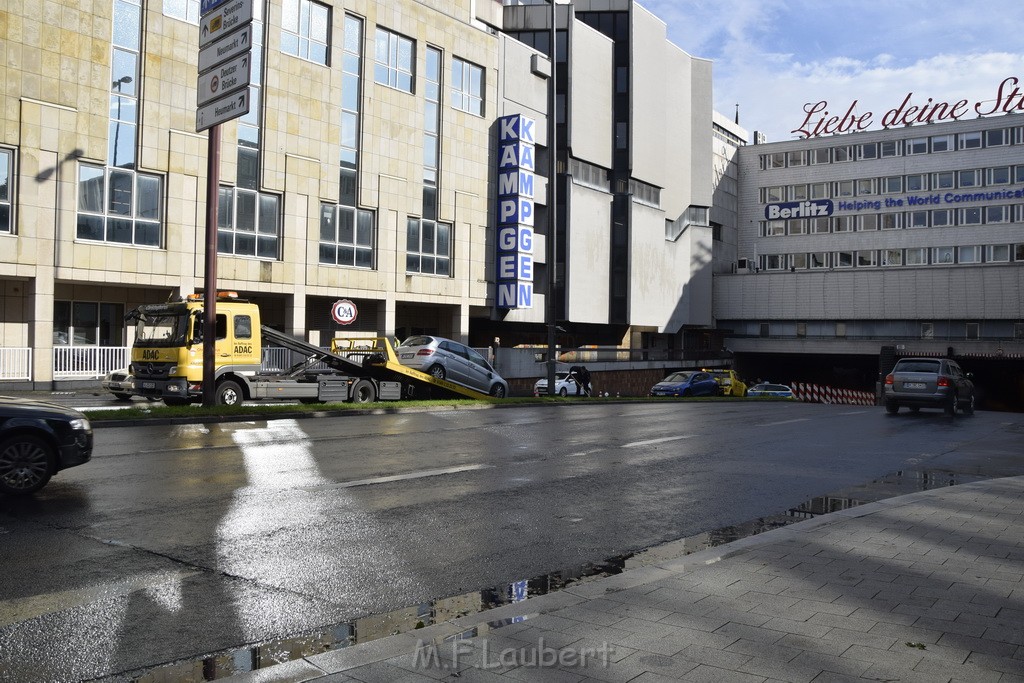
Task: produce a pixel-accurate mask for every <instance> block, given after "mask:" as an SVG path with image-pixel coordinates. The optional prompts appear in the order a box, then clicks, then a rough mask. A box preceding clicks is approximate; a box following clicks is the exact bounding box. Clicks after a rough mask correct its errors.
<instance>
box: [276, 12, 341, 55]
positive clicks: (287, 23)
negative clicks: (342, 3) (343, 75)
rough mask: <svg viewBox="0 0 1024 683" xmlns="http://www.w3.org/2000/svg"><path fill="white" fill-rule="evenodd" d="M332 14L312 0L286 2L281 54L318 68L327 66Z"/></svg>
mask: <svg viewBox="0 0 1024 683" xmlns="http://www.w3.org/2000/svg"><path fill="white" fill-rule="evenodd" d="M330 17H331V12H330V9H329V8H328V7H327V6H326V5H321V4H320V3H318V2H312V0H284V4H283V6H282V8H281V51H282V52H285V53H287V54H290V55H295V56H296V57H301V58H302V59H308V60H309V61H311V62H316V63H317V64H324V65H326V64H327V58H328V55H329V54H330V43H329V42H328V41H329V37H328V33H329V31H328V29H329V28H330V25H331V19H330Z"/></svg>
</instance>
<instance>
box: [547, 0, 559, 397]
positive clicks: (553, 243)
mask: <svg viewBox="0 0 1024 683" xmlns="http://www.w3.org/2000/svg"><path fill="white" fill-rule="evenodd" d="M555 8H556V2H555V0H551V82H550V83H549V84H548V161H549V170H548V238H547V240H546V245H547V250H546V251H547V253H546V259H547V262H548V291H547V297H546V300H545V302H544V303H545V310H544V318H545V322H546V323H547V328H548V395H549V396H554V395H555V391H556V387H555V370H556V368H557V366H558V358H557V355H556V344H555V331H556V330H555V328H556V327H557V324H556V322H555V318H556V316H557V315H558V306H557V305H556V304H555V291H556V289H555V276H556V274H557V272H558V264H557V263H556V259H557V258H558V245H557V240H558V236H557V232H558V230H557V226H558V189H557V188H558V175H557V174H558V112H556V111H555V107H556V105H557V103H558V90H557V86H556V80H557V76H556V75H557V73H558V66H557V63H556V62H557V60H556V57H557V53H558V50H557V48H556V40H557V32H556V30H555V29H556V16H557V13H556V11H555Z"/></svg>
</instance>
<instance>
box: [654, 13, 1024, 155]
mask: <svg viewBox="0 0 1024 683" xmlns="http://www.w3.org/2000/svg"><path fill="white" fill-rule="evenodd" d="M639 2H640V4H641V5H643V6H644V7H646V8H647V9H648V10H650V11H651V12H652V13H654V14H655V15H657V16H658V17H659V18H660V19H662V20H663V21H664V22H665V23H666V24H667V26H668V37H669V40H671V41H672V42H673V43H675V44H676V45H678V46H679V47H681V48H683V49H684V50H686V52H688V53H689V54H691V55H693V56H695V57H704V58H707V59H711V60H712V61H713V62H714V67H713V69H714V71H713V72H714V88H715V108H716V109H717V110H718V111H720V112H721V113H723V114H726V115H728V116H729V117H730V118H731V117H732V116H733V113H734V111H735V105H736V104H737V103H738V104H739V111H740V125H742V126H743V127H744V128H746V129H747V130H748V131H751V133H752V132H753V131H755V130H759V131H762V132H764V133H766V134H767V136H768V140H769V142H776V141H779V140H791V139H794V138H797V137H800V136H799V135H797V134H795V133H793V132H791V131H793V130H794V129H797V128H799V127H800V126H801V124H803V123H804V119H805V117H806V114H805V113H804V105H805V104H806V103H809V102H819V101H821V100H825V101H827V102H828V111H829V112H830V113H832V114H835V115H842V114H843V113H845V112H846V110H847V109H848V108H849V107H850V105H851V104H852V103H853V102H854V100H856V101H857V106H856V109H855V113H856V114H864V113H866V112H872V114H873V117H872V120H871V123H870V125H869V127H868V128H867V129H868V130H878V129H880V128H881V123H880V121H881V119H882V116H883V115H884V113H885V112H886V111H888V110H889V109H892V108H894V107H897V106H898V105H899V104H900V103H901V102H902V100H903V98H904V97H905V96H906V95H907V93H911V92H912V93H913V97H912V99H911V104H925V103H926V102H927V99H928V98H932V99H933V100H934V101H936V102H948V103H950V104H952V103H954V102H956V101H958V100H963V99H965V100H968V102H969V103H970V106H971V107H973V106H974V104H975V103H978V102H982V103H984V102H988V103H989V105H982V106H983V108H984V107H986V106H991V105H992V104H993V103H994V101H995V99H996V96H997V92H998V90H999V86H1000V83H1001V82H1003V80H1004V79H1006V78H1009V77H1012V76H1015V77H1017V78H1018V79H1020V81H1021V82H1020V84H1019V86H1020V89H1021V92H1024V37H1022V33H1024V2H1021V0H985V1H979V0H973V1H972V0H961V1H960V2H954V1H951V0H930V1H924V0H904V1H902V2H900V1H897V2H878V1H875V0H861V1H860V2H851V1H849V0H639ZM1022 108H1024V106H1022ZM970 116H975V114H974V113H971V114H970ZM965 118H966V117H965Z"/></svg>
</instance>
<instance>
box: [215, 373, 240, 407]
mask: <svg viewBox="0 0 1024 683" xmlns="http://www.w3.org/2000/svg"><path fill="white" fill-rule="evenodd" d="M244 399H245V396H243V395H242V388H241V387H240V386H238V382H235V381H233V380H230V379H226V380H224V381H223V382H221V383H220V384H218V385H217V405H219V406H240V405H242V401H243V400H244Z"/></svg>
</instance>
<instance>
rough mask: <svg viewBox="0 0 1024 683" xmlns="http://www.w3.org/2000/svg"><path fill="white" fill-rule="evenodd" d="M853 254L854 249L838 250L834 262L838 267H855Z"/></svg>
mask: <svg viewBox="0 0 1024 683" xmlns="http://www.w3.org/2000/svg"><path fill="white" fill-rule="evenodd" d="M853 256H854V252H852V251H837V252H836V253H835V254H834V259H833V261H834V263H835V267H836V268H853Z"/></svg>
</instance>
